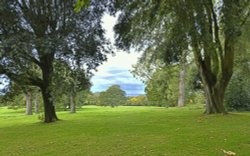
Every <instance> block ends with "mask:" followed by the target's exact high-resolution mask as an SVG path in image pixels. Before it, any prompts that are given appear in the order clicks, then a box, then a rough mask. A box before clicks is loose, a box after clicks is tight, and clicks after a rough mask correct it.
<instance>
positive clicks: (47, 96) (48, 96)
mask: <svg viewBox="0 0 250 156" xmlns="http://www.w3.org/2000/svg"><path fill="white" fill-rule="evenodd" d="M53 55H54V54H53V53H48V54H43V55H42V56H41V58H40V59H41V68H42V74H43V85H42V87H41V91H42V96H43V103H44V114H45V116H44V122H46V123H50V122H54V121H56V120H58V118H57V116H56V111H55V106H54V103H53V97H52V88H51V86H52V75H53V59H54V56H53Z"/></svg>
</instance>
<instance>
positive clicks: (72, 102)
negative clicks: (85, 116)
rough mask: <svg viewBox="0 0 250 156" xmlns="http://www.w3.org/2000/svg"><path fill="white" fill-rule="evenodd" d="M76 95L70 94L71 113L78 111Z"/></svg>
mask: <svg viewBox="0 0 250 156" xmlns="http://www.w3.org/2000/svg"><path fill="white" fill-rule="evenodd" d="M75 99H76V96H75V95H74V94H71V95H70V113H75V112H76V100H75Z"/></svg>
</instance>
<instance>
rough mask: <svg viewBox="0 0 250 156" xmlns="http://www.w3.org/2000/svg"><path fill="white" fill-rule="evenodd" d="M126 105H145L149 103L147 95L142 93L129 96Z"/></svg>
mask: <svg viewBox="0 0 250 156" xmlns="http://www.w3.org/2000/svg"><path fill="white" fill-rule="evenodd" d="M126 105H128V106H147V105H149V103H148V99H147V97H146V96H144V95H141V96H133V97H129V98H128V100H127V103H126Z"/></svg>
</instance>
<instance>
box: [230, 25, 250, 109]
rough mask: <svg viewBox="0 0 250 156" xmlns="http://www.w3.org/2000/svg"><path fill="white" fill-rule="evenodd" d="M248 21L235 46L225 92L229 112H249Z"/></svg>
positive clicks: (249, 65) (249, 40)
mask: <svg viewBox="0 0 250 156" xmlns="http://www.w3.org/2000/svg"><path fill="white" fill-rule="evenodd" d="M249 26H250V20H248V21H246V24H245V25H244V27H243V32H245V33H244V34H242V35H241V37H240V39H239V41H238V42H237V44H236V50H237V51H238V53H236V56H235V67H234V70H235V72H234V74H233V77H232V80H231V81H230V83H229V86H228V88H227V91H226V96H225V104H226V106H227V108H228V109H229V110H237V111H249V110H250V90H249V88H250V79H249V77H250V61H249V60H250V44H249V43H250V38H249V34H250V30H249Z"/></svg>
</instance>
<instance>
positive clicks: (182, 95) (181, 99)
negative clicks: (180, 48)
mask: <svg viewBox="0 0 250 156" xmlns="http://www.w3.org/2000/svg"><path fill="white" fill-rule="evenodd" d="M181 66H182V67H181V70H180V77H179V78H180V79H179V98H178V107H183V106H184V104H185V74H186V67H185V63H183V64H182V65H181Z"/></svg>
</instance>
